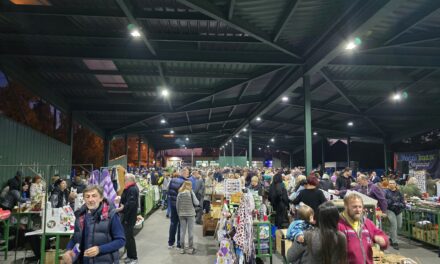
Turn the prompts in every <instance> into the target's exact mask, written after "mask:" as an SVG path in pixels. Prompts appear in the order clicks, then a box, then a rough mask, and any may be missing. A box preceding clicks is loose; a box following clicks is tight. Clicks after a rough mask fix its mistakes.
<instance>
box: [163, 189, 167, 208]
mask: <svg viewBox="0 0 440 264" xmlns="http://www.w3.org/2000/svg"><path fill="white" fill-rule="evenodd" d="M165 203H167V205H168V192H167V190H162V207H165Z"/></svg>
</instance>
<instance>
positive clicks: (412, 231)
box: [404, 207, 440, 246]
mask: <svg viewBox="0 0 440 264" xmlns="http://www.w3.org/2000/svg"><path fill="white" fill-rule="evenodd" d="M404 217H405V218H407V221H406V222H407V229H408V230H409V237H410V238H412V239H416V240H419V241H422V242H424V243H427V244H430V245H433V246H440V230H439V227H438V225H439V223H440V210H434V209H426V208H421V207H412V208H411V209H410V210H405V215H404ZM426 220H428V221H429V222H430V223H431V224H426V225H419V223H420V222H421V221H426Z"/></svg>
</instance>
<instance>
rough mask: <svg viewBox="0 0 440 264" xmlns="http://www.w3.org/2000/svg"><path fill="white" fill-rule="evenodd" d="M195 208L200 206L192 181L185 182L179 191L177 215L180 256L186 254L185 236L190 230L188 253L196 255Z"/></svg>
mask: <svg viewBox="0 0 440 264" xmlns="http://www.w3.org/2000/svg"><path fill="white" fill-rule="evenodd" d="M195 206H199V200H198V199H197V197H196V195H195V194H194V192H193V191H192V183H191V181H184V182H183V184H182V187H180V189H179V194H178V195H177V200H176V209H177V214H178V215H179V220H180V248H181V250H180V254H185V235H186V230H187V229H188V250H187V251H186V252H188V253H189V254H193V253H194V248H193V229H194V222H195V216H196V210H195V208H194V207H195Z"/></svg>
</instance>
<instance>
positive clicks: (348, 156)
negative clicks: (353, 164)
mask: <svg viewBox="0 0 440 264" xmlns="http://www.w3.org/2000/svg"><path fill="white" fill-rule="evenodd" d="M347 162H348V163H347V167H350V137H348V138H347Z"/></svg>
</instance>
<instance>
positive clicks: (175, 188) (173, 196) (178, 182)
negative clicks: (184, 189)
mask: <svg viewBox="0 0 440 264" xmlns="http://www.w3.org/2000/svg"><path fill="white" fill-rule="evenodd" d="M187 180H188V179H186V178H185V177H183V176H179V177H177V178H172V179H171V181H170V185H169V186H168V198H169V199H170V202H171V206H176V200H177V195H178V194H179V189H180V187H181V186H182V184H183V182H184V181H187Z"/></svg>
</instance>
